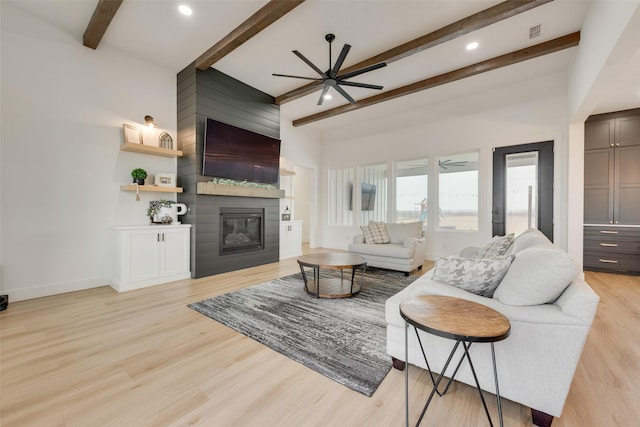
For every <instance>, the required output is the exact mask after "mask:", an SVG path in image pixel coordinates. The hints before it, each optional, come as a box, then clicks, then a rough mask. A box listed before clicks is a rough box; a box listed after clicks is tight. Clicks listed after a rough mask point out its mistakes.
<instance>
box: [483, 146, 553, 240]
mask: <svg viewBox="0 0 640 427" xmlns="http://www.w3.org/2000/svg"><path fill="white" fill-rule="evenodd" d="M492 225H493V226H492V228H493V235H494V236H496V235H499V236H502V235H504V234H507V233H515V234H516V235H518V234H520V233H522V232H523V231H524V230H526V229H527V228H529V227H533V228H537V229H538V230H540V231H541V232H542V233H544V235H545V236H547V237H548V238H549V240H551V241H553V141H545V142H536V143H532V144H522V145H512V146H510V147H500V148H495V149H494V151H493V209H492Z"/></svg>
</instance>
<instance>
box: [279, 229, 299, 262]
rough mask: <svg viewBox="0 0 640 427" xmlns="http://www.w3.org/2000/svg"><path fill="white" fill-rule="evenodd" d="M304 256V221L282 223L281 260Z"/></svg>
mask: <svg viewBox="0 0 640 427" xmlns="http://www.w3.org/2000/svg"><path fill="white" fill-rule="evenodd" d="M300 255H302V221H282V222H280V259H285V258H292V257H297V256H300Z"/></svg>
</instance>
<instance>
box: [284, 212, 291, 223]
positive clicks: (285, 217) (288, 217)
mask: <svg viewBox="0 0 640 427" xmlns="http://www.w3.org/2000/svg"><path fill="white" fill-rule="evenodd" d="M282 220H283V221H291V214H288V213H283V214H282Z"/></svg>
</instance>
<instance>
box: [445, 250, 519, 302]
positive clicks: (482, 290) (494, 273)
mask: <svg viewBox="0 0 640 427" xmlns="http://www.w3.org/2000/svg"><path fill="white" fill-rule="evenodd" d="M513 258H514V256H513V255H506V256H500V257H496V258H491V259H472V258H461V257H453V256H452V257H447V258H438V259H437V260H436V266H435V269H434V272H433V280H435V281H437V282H442V283H446V284H448V285H451V286H455V287H457V288H460V289H464V290H465V291H468V292H471V293H474V294H476V295H480V296H483V297H487V298H491V297H492V296H493V293H494V291H495V290H496V288H497V287H498V285H499V284H500V281H501V280H502V278H503V277H504V275H505V274H506V272H507V270H508V269H509V266H510V265H511V262H512V261H513Z"/></svg>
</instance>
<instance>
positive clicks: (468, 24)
mask: <svg viewBox="0 0 640 427" xmlns="http://www.w3.org/2000/svg"><path fill="white" fill-rule="evenodd" d="M551 1H553V0H507V1H505V2H502V3H500V4H497V5H495V6H493V7H490V8H488V9H485V10H482V11H480V12H478V13H474V14H473V15H470V16H467V17H466V18H463V19H461V20H459V21H456V22H454V23H452V24H449V25H447V26H445V27H442V28H440V29H438V30H435V31H434V32H432V33H429V34H425V35H424V36H421V37H418V38H416V39H414V40H411V41H409V42H407V43H404V44H401V45H400V46H396V47H394V48H392V49H389V50H387V51H385V52H382V53H380V54H378V55H375V56H373V57H371V58H369V59H365V60H364V61H361V62H359V63H357V64H354V65H352V66H350V67H349V68H345V69H343V70H340V73H339V75H341V74H346V73H349V72H351V71H355V70H359V69H361V68H364V67H368V66H369V65H374V64H378V63H380V62H386V63H387V64H389V63H391V62H394V61H397V60H399V59H402V58H406V57H407V56H410V55H414V54H416V53H418V52H421V51H423V50H425V49H429V48H431V47H434V46H437V45H439V44H442V43H444V42H447V41H450V40H453V39H456V38H458V37H461V36H463V35H465V34H468V33H470V32H472V31H476V30H479V29H481V28H484V27H487V26H489V25H491V24H495V23H496V22H500V21H502V20H504V19H507V18H510V17H512V16H515V15H517V14H519V13H522V12H526V11H527V10H530V9H533V8H535V7H538V6H541V5H543V4H545V3H549V2H551ZM321 88H322V87H321V86H320V87H319V86H317V85H313V84H312V83H309V84H306V85H304V86H301V87H299V88H297V89H294V90H292V91H289V92H287V93H284V94H282V95H280V96H277V97H276V100H275V102H276V104H277V105H282V104H284V103H287V102H289V101H293V100H294V99H298V98H301V97H303V96H305V95H308V94H310V93H313V92H315V91H317V90H319V89H321Z"/></svg>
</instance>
